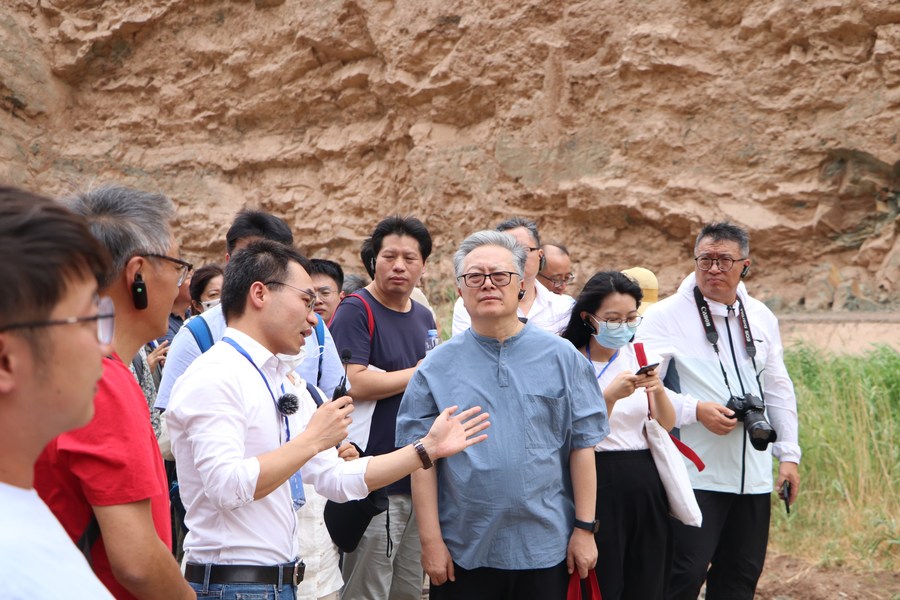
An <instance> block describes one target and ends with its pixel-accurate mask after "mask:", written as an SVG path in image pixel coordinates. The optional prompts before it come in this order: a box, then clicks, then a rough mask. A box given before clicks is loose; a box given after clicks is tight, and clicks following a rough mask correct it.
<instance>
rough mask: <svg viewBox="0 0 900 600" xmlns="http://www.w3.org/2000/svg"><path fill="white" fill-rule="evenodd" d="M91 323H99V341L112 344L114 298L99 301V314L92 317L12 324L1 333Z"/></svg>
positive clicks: (114, 317) (4, 326) (4, 327)
mask: <svg viewBox="0 0 900 600" xmlns="http://www.w3.org/2000/svg"><path fill="white" fill-rule="evenodd" d="M91 321H96V322H97V341H98V342H100V343H101V344H103V345H105V346H108V345H109V344H112V341H113V334H114V333H115V331H116V315H115V307H114V306H113V301H112V298H109V297H107V296H104V297H102V298H100V299H99V300H98V301H97V314H96V315H91V316H90V317H68V318H66V319H50V320H48V321H26V322H23V323H10V324H9V325H3V326H2V327H0V331H10V330H12V329H37V328H39V327H53V326H54V325H74V324H76V323H90V322H91Z"/></svg>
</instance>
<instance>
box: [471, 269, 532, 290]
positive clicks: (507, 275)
mask: <svg viewBox="0 0 900 600" xmlns="http://www.w3.org/2000/svg"><path fill="white" fill-rule="evenodd" d="M513 275H518V273H515V272H513V271H495V272H493V273H466V274H465V275H460V276H459V277H457V278H456V280H457V281H459V280H460V279H462V280H463V281H464V282H465V283H466V287H470V288H479V287H481V286H483V285H484V280H485V279H490V280H491V283H493V284H494V285H495V286H497V287H503V286H507V285H509V282H510V281H512V276H513Z"/></svg>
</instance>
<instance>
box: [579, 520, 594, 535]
mask: <svg viewBox="0 0 900 600" xmlns="http://www.w3.org/2000/svg"><path fill="white" fill-rule="evenodd" d="M575 527H577V528H578V529H584V530H585V531H590V532H591V533H597V532H598V531H600V521H598V520H596V519H594V520H593V521H579V520H578V519H575Z"/></svg>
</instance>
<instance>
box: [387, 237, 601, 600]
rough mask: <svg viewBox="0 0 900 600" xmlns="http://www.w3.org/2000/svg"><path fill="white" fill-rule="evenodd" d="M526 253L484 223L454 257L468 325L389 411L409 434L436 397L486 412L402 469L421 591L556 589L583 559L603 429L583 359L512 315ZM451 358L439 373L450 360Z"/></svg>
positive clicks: (583, 565)
mask: <svg viewBox="0 0 900 600" xmlns="http://www.w3.org/2000/svg"><path fill="white" fill-rule="evenodd" d="M525 260H526V250H525V249H524V248H523V247H522V246H521V245H519V244H518V243H517V242H516V240H515V239H514V238H513V237H511V236H509V235H507V234H505V233H500V232H496V231H482V232H478V233H475V234H473V235H472V236H470V237H469V238H467V239H466V240H465V241H464V242H463V243H462V244H461V245H460V248H459V250H458V251H457V253H456V255H455V257H454V266H455V269H456V274H457V280H458V282H459V283H458V291H459V294H460V296H461V297H462V299H463V303H464V305H465V307H466V310H467V311H468V313H469V315H470V316H471V319H472V327H471V329H469V330H467V331H465V332H463V334H461V335H458V336H455V337H454V338H452V339H451V340H450V341H449V342H447V343H445V344H442V345H441V346H438V347H437V348H436V349H435V350H434V351H433V352H432V353H430V354H429V355H428V356H427V357H426V359H425V361H424V362H423V363H422V365H421V366H420V367H419V369H418V370H417V371H416V373H415V375H414V376H413V378H412V380H411V381H410V383H409V386H408V387H407V389H406V393H405V394H404V396H403V400H402V403H401V406H400V412H399V415H398V417H397V443H398V445H403V444H406V443H408V442H409V441H410V440H415V439H418V437H419V436H421V435H422V433H424V432H425V431H427V428H428V426H429V425H430V424H431V422H432V421H433V419H434V418H435V417H436V416H437V415H438V414H439V413H440V411H441V410H443V409H444V408H445V407H446V406H450V405H454V404H459V405H460V406H463V407H465V406H474V405H481V406H483V407H484V408H485V409H486V410H488V411H489V412H490V413H491V414H492V435H491V439H490V440H489V441H488V443H485V444H481V445H480V446H478V447H473V448H471V449H470V450H469V452H467V453H465V454H464V455H458V456H456V457H452V458H448V459H447V460H445V461H441V462H440V463H438V465H437V468H436V469H434V470H429V471H427V472H425V473H422V472H419V473H414V474H413V480H412V492H413V504H414V507H415V513H416V519H417V522H418V525H419V529H420V535H421V540H422V562H423V565H424V567H425V570H426V572H427V573H428V575H429V576H430V577H431V586H432V587H431V598H432V599H433V600H441V599H445V598H459V599H463V598H465V599H466V600H470V599H473V598H475V599H477V598H485V599H488V598H500V597H505V598H510V597H515V598H520V599H528V598H534V599H536V600H537V599H540V600H552V599H555V598H560V599H562V598H565V595H566V587H567V581H568V573H571V572H572V571H573V570H574V569H576V568H577V570H578V571H579V574H580V575H581V576H582V577H586V576H587V574H588V570H589V569H591V568H593V567H594V564H595V563H596V560H597V547H596V545H595V544H594V539H593V534H592V532H593V531H595V527H596V522H595V521H594V507H595V505H594V502H595V498H596V473H595V471H594V454H593V446H594V445H595V444H597V443H598V442H600V441H601V440H602V439H603V438H604V437H605V436H606V435H607V433H608V432H609V428H608V425H607V418H606V410H605V407H604V402H603V397H602V395H601V393H600V391H599V388H598V387H597V384H596V382H595V381H594V376H593V373H592V371H591V368H590V365H589V364H588V362H587V361H586V360H585V359H584V357H582V356H581V355H580V354H579V353H578V352H577V351H575V349H574V348H573V347H572V346H571V345H567V344H565V340H560V339H559V338H558V337H556V336H554V335H552V334H550V333H547V332H545V331H543V330H541V329H539V328H537V327H534V326H532V325H530V324H527V325H526V324H522V323H521V322H520V321H519V319H518V317H517V314H516V309H517V306H518V296H519V294H520V293H521V290H522V289H523V277H522V276H523V271H524V264H525ZM450 365H452V368H449V367H450Z"/></svg>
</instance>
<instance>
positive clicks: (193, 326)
mask: <svg viewBox="0 0 900 600" xmlns="http://www.w3.org/2000/svg"><path fill="white" fill-rule="evenodd" d="M184 326H185V327H187V329H188V331H190V332H191V335H192V336H194V341H196V342H197V347H198V348H200V354H203V353H204V352H206V351H207V350H209V349H210V348H212V346H213V344H214V343H215V341H214V340H213V337H212V331H210V330H209V325H208V324H207V323H206V320H205V319H203V318H202V317H198V318H196V319H191V320H189V321H188V322H187V323H185V324H184ZM316 339H317V340H318V341H319V366H318V370H317V371H316V385H319V384H321V383H322V362H323V361H324V360H325V320H324V319H322V316H321V315H319V314H318V313H317V314H316ZM313 397H314V398H315V396H313Z"/></svg>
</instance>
